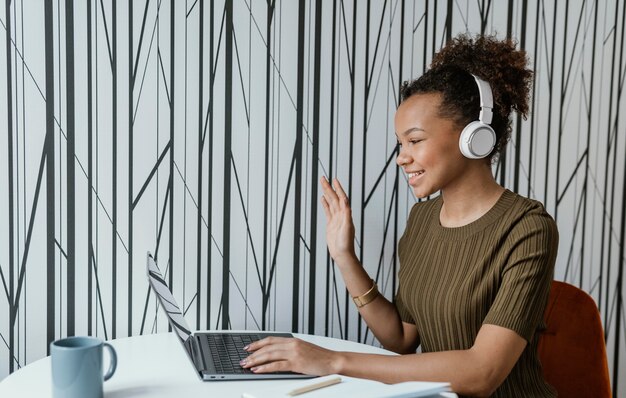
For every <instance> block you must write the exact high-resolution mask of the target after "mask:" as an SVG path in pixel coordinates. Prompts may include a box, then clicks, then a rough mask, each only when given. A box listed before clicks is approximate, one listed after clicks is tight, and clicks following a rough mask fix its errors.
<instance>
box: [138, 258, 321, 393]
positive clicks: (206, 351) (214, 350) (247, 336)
mask: <svg viewBox="0 0 626 398" xmlns="http://www.w3.org/2000/svg"><path fill="white" fill-rule="evenodd" d="M147 257H148V260H147V268H148V281H149V282H150V286H151V287H152V290H153V291H154V293H155V295H156V297H157V299H158V300H159V303H160V304H161V308H163V310H164V311H165V315H167V320H168V321H169V324H170V326H171V327H172V329H173V330H174V333H176V335H177V336H178V339H179V341H180V343H181V344H182V346H183V348H184V350H185V352H186V353H187V357H188V358H189V360H190V361H191V363H192V365H193V366H194V367H195V368H196V372H197V374H198V376H199V377H200V378H201V379H202V380H204V381H218V380H259V379H308V378H312V377H314V376H310V375H304V374H300V373H293V372H275V373H263V374H257V373H253V372H252V371H251V370H249V369H244V368H242V367H241V366H240V365H239V361H240V360H242V359H243V358H245V357H247V356H248V353H247V352H246V351H244V350H243V347H245V346H246V345H248V344H250V343H251V342H253V341H256V340H260V339H262V338H264V337H267V336H279V337H293V335H292V334H290V333H274V332H244V333H238V332H234V333H230V332H192V331H191V329H190V328H189V326H188V325H187V322H186V321H185V318H184V317H183V313H182V312H181V310H180V307H179V306H178V304H177V303H176V300H174V296H173V295H172V293H171V292H170V288H169V286H168V285H167V282H166V281H165V278H164V277H163V274H162V273H161V271H160V270H159V267H158V266H157V263H156V261H154V258H153V257H152V254H150V252H148V256H147Z"/></svg>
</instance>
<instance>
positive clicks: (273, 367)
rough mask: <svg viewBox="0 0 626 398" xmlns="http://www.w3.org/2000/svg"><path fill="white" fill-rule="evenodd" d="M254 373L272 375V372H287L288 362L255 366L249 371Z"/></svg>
mask: <svg viewBox="0 0 626 398" xmlns="http://www.w3.org/2000/svg"><path fill="white" fill-rule="evenodd" d="M250 370H251V371H253V372H254V373H272V372H288V371H289V370H290V369H289V362H287V361H276V362H270V363H267V364H265V365H259V366H255V367H253V368H251V369H250Z"/></svg>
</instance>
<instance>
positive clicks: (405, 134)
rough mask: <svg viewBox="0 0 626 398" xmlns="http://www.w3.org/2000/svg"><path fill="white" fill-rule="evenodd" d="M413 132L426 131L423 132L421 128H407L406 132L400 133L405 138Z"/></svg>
mask: <svg viewBox="0 0 626 398" xmlns="http://www.w3.org/2000/svg"><path fill="white" fill-rule="evenodd" d="M414 131H426V130H424V129H423V128H421V127H411V128H409V129H407V130H406V131H404V132H403V133H402V135H403V136H407V135H409V134H410V133H412V132H414ZM397 136H398V133H396V137H397Z"/></svg>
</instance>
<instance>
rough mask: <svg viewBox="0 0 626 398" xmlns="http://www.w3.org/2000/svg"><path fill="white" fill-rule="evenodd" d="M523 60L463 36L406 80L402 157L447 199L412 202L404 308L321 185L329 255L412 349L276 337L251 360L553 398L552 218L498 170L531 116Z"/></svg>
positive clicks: (390, 335) (387, 343) (391, 337)
mask: <svg viewBox="0 0 626 398" xmlns="http://www.w3.org/2000/svg"><path fill="white" fill-rule="evenodd" d="M526 65H527V59H526V54H525V53H524V52H523V51H519V50H516V49H515V45H514V43H513V42H511V41H508V40H507V41H499V40H497V39H496V38H495V37H490V36H480V37H477V38H475V39H474V38H471V37H469V36H465V35H462V36H459V37H457V38H455V39H454V40H452V41H451V42H450V43H448V44H447V45H446V46H445V48H444V49H442V50H441V51H440V52H439V53H438V54H436V55H435V57H434V59H433V62H432V64H431V67H430V69H429V70H428V71H427V72H426V73H425V74H424V75H423V76H421V77H420V78H419V79H417V80H415V81H413V82H410V83H405V84H404V86H403V88H402V101H401V104H400V106H399V108H398V110H397V112H396V115H395V129H396V136H397V139H398V142H399V153H398V158H397V163H398V165H399V166H400V167H402V169H403V170H404V171H405V173H406V175H407V177H408V183H409V185H410V186H411V187H412V189H413V192H414V193H415V196H416V197H418V198H425V197H427V196H430V195H433V194H436V193H440V194H439V195H438V196H437V197H436V198H435V199H432V200H428V201H423V202H420V203H416V204H415V205H414V206H413V208H412V210H411V213H410V216H409V219H408V221H407V226H406V230H405V232H404V235H403V236H402V238H401V239H400V241H399V243H398V255H399V260H400V271H399V274H398V277H399V288H398V293H397V296H396V300H395V304H394V303H392V302H390V301H389V300H387V299H386V298H385V297H384V296H382V295H380V294H379V293H378V290H377V288H376V285H375V284H374V283H373V281H372V279H371V278H370V277H369V276H368V275H367V273H366V272H365V270H364V269H363V267H362V265H361V263H360V262H359V260H358V259H357V257H356V255H355V251H354V246H353V241H354V226H353V222H352V215H351V211H350V207H349V205H348V199H347V197H346V194H345V192H344V190H343V188H342V187H341V184H340V183H339V181H337V180H334V181H333V186H331V185H330V183H329V182H328V181H326V180H325V179H322V182H321V184H322V188H323V191H324V195H323V198H322V205H323V207H324V210H325V213H326V217H327V230H326V234H327V243H328V250H329V252H330V254H331V256H332V257H333V259H334V260H335V264H337V266H338V268H339V269H340V271H341V274H342V276H343V278H344V281H345V284H346V286H347V288H348V290H349V292H350V294H351V295H352V296H353V297H354V298H355V303H356V304H357V307H359V312H360V314H361V315H362V317H363V319H364V320H365V322H366V323H367V325H368V326H369V328H370V329H371V330H372V332H373V333H374V335H375V336H376V338H377V339H378V340H379V341H380V342H381V343H382V345H383V346H384V347H385V348H387V349H390V350H393V351H395V352H398V353H401V354H404V355H400V356H383V355H372V354H357V353H347V352H334V351H329V350H325V349H322V348H320V347H317V346H315V345H312V344H309V343H306V342H303V341H301V340H298V339H279V338H268V339H264V340H261V341H258V342H255V343H253V344H251V345H250V346H249V347H247V348H246V349H247V350H248V351H249V352H250V353H251V354H250V356H249V357H248V358H247V360H245V361H244V363H243V366H244V367H246V368H251V369H252V370H253V371H255V372H260V373H261V372H273V371H278V370H281V371H284V370H291V371H295V372H301V373H307V374H314V375H325V374H330V373H340V374H345V375H349V376H356V377H363V378H370V379H376V380H380V381H383V382H388V383H395V382H401V381H407V380H428V381H448V382H450V383H451V386H452V389H453V390H454V391H455V392H457V393H458V394H459V395H461V396H464V395H468V396H494V397H553V396H556V394H555V392H554V391H553V389H552V388H551V387H550V386H549V385H548V384H547V383H546V382H545V381H544V380H543V377H542V373H541V365H540V363H539V360H538V358H537V343H538V337H539V332H540V331H541V329H542V327H543V324H542V317H543V312H544V309H545V306H546V302H547V298H548V294H549V290H550V283H551V280H552V276H553V271H554V262H555V259H556V252H557V246H558V232H557V228H556V224H555V223H554V221H553V219H552V218H551V217H550V216H549V215H548V214H547V213H546V211H545V209H544V208H543V206H542V205H541V204H540V203H539V202H536V201H534V200H530V199H527V198H524V197H521V196H519V195H517V194H515V193H513V192H511V191H509V190H506V189H505V188H503V187H502V186H500V185H498V183H497V182H496V180H495V179H494V177H493V175H492V169H491V165H492V162H493V160H494V157H495V156H497V155H498V153H500V152H501V151H502V150H504V148H505V145H506V143H507V141H508V138H509V136H510V132H511V120H510V116H511V112H512V111H513V110H515V111H517V112H519V113H520V114H522V115H523V116H524V117H525V116H526V114H527V113H528V92H529V88H530V85H531V77H532V72H531V71H530V70H528V69H527V66H526ZM490 97H491V98H490ZM491 108H493V109H491ZM490 113H492V115H490ZM479 118H480V120H481V121H479V122H476V121H477V120H478V119H479ZM490 119H491V120H490ZM472 122H474V123H472ZM470 123H472V124H470ZM468 124H470V125H469V126H468ZM489 124H490V126H489ZM466 126H467V127H466ZM491 129H492V130H491ZM333 187H334V188H333ZM420 345H421V351H422V353H420V354H416V353H415V350H416V348H417V347H418V346H420Z"/></svg>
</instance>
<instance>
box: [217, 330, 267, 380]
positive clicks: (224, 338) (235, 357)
mask: <svg viewBox="0 0 626 398" xmlns="http://www.w3.org/2000/svg"><path fill="white" fill-rule="evenodd" d="M205 336H206V337H207V340H208V342H209V348H210V350H211V353H212V354H213V355H214V360H213V363H214V365H215V369H216V370H217V372H218V373H252V371H251V370H250V369H244V368H242V367H241V365H239V361H241V360H242V359H244V358H246V357H247V356H248V353H247V352H246V351H244V349H243V347H245V346H247V345H248V344H250V343H252V342H253V341H256V340H259V337H258V336H254V335H250V334H235V333H227V334H213V333H208V334H206V335H205Z"/></svg>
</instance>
